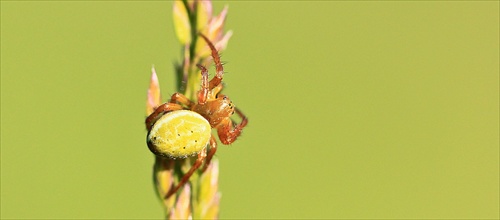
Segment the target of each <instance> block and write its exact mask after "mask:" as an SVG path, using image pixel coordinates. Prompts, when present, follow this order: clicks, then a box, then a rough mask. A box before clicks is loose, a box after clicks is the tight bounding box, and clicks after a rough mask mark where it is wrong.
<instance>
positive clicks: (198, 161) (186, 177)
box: [165, 148, 207, 199]
mask: <svg viewBox="0 0 500 220" xmlns="http://www.w3.org/2000/svg"><path fill="white" fill-rule="evenodd" d="M206 157H207V148H204V149H203V150H202V151H201V152H200V153H199V154H198V158H196V161H195V162H194V164H193V166H191V169H189V171H188V172H187V173H186V174H184V176H183V177H182V179H181V181H179V183H178V184H177V186H175V187H172V188H170V190H169V191H168V193H167V195H165V199H168V198H169V197H170V196H172V195H173V194H174V193H176V192H177V191H178V190H179V189H180V188H181V187H182V186H183V185H184V184H186V183H187V181H189V178H191V176H192V175H193V173H194V171H196V170H197V169H198V168H200V166H201V164H202V163H203V160H205V158H206Z"/></svg>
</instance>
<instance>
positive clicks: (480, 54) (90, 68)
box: [1, 1, 499, 219]
mask: <svg viewBox="0 0 500 220" xmlns="http://www.w3.org/2000/svg"><path fill="white" fill-rule="evenodd" d="M226 4H227V5H229V15H228V20H227V25H226V29H231V30H233V31H234V35H233V37H232V39H231V40H230V42H229V45H228V49H227V50H226V51H225V52H224V54H223V58H222V59H223V60H224V61H226V62H227V64H226V66H225V68H226V71H227V75H226V77H225V81H226V83H227V90H226V92H225V93H226V94H227V95H229V97H231V99H232V100H233V101H234V103H235V104H236V105H237V106H239V107H240V108H241V109H242V110H244V112H245V113H246V114H247V115H248V116H249V118H250V123H249V126H248V127H247V128H246V130H245V131H244V135H243V136H242V137H241V138H240V140H238V141H237V142H236V143H234V144H233V145H231V146H221V147H220V148H219V151H218V154H217V157H218V158H219V159H220V166H221V167H220V173H221V176H220V188H221V191H222V193H223V197H222V203H221V206H222V208H221V213H220V217H221V218H461V219H471V218H499V9H498V8H499V2H498V1H483V2H472V1H470V2H469V1H453V2H445V1H435V2H433V1H426V2H417V1H405V2H393V1H384V2H365V1H363V2H342V1H340V2H339V1H315V2H305V1H303V2H302V1H266V2H262V1H225V2H222V1H217V2H215V3H214V9H215V12H216V13H218V12H219V11H220V10H222V8H223V6H224V5H226ZM171 10H172V3H171V2H167V1H145V2H143V1H103V2H99V1H88V2H87V1H43V2H34V1H2V2H1V218H49V219H54V218H87V219H90V218H104V219H106V218H118V219H120V218H134V219H139V218H140V219H146V218H147V219H150V218H162V217H163V213H162V208H161V206H160V203H159V201H158V200H157V198H156V196H155V194H154V189H153V184H152V173H151V171H152V164H153V156H152V154H151V153H150V152H149V150H148V149H147V147H146V145H145V135H146V132H145V129H144V124H143V120H144V118H145V115H144V114H145V101H146V100H145V99H146V89H147V87H148V85H149V78H150V69H151V67H152V65H154V66H155V67H156V69H157V72H158V74H159V79H160V83H161V90H162V94H163V96H164V97H167V96H168V95H169V94H171V93H173V92H175V87H174V86H175V83H174V80H175V77H174V69H173V64H174V63H175V62H177V61H179V60H180V57H181V52H180V51H181V49H180V46H179V44H178V42H177V39H176V37H175V33H174V29H173V24H172V12H171ZM211 71H212V72H213V69H212V70H211Z"/></svg>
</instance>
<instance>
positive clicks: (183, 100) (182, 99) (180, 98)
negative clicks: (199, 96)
mask: <svg viewBox="0 0 500 220" xmlns="http://www.w3.org/2000/svg"><path fill="white" fill-rule="evenodd" d="M170 103H174V104H177V103H180V104H183V105H186V106H187V107H188V108H191V107H192V106H193V105H194V103H193V102H192V101H191V100H189V99H188V98H187V97H186V96H185V95H183V94H181V93H178V92H176V93H174V94H172V96H171V97H170Z"/></svg>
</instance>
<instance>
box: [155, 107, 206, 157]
mask: <svg viewBox="0 0 500 220" xmlns="http://www.w3.org/2000/svg"><path fill="white" fill-rule="evenodd" d="M210 136H211V127H210V124H209V123H208V121H207V120H206V119H205V118H203V116H201V115H200V114H198V113H196V112H193V111H189V110H177V111H172V112H169V113H167V114H165V115H163V116H161V118H160V119H158V120H157V121H156V123H155V124H154V125H153V127H152V128H151V131H150V132H149V133H148V136H147V141H148V146H149V149H150V150H151V151H153V153H155V154H157V155H162V156H168V157H172V158H185V157H187V156H192V155H195V154H197V153H199V152H200V151H201V150H202V149H203V148H205V147H206V146H207V144H208V142H209V141H210Z"/></svg>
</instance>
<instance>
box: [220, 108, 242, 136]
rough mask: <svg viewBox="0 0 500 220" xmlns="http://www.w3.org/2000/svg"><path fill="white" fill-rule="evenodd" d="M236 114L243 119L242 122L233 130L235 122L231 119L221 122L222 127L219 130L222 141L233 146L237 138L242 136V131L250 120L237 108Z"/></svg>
mask: <svg viewBox="0 0 500 220" xmlns="http://www.w3.org/2000/svg"><path fill="white" fill-rule="evenodd" d="M235 111H236V114H238V116H240V117H241V122H240V123H239V124H238V125H236V127H234V128H233V121H231V119H230V118H226V119H224V120H223V121H222V122H221V125H219V127H218V128H217V134H218V135H219V139H220V141H221V142H222V143H223V144H225V145H228V144H231V143H233V142H234V141H236V138H238V136H240V134H241V131H242V130H243V128H244V127H245V126H246V125H247V123H248V119H247V117H246V116H245V115H244V114H243V112H241V111H240V110H239V109H238V108H235Z"/></svg>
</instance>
